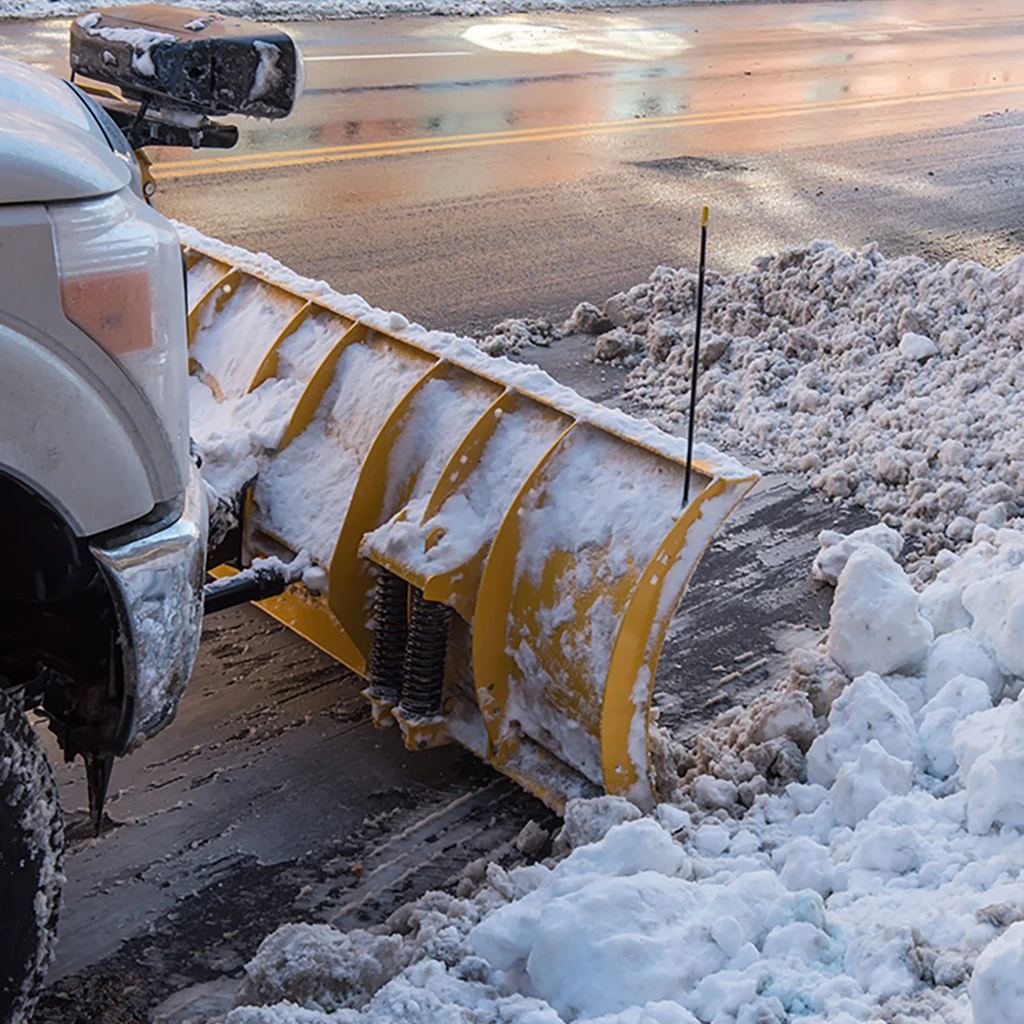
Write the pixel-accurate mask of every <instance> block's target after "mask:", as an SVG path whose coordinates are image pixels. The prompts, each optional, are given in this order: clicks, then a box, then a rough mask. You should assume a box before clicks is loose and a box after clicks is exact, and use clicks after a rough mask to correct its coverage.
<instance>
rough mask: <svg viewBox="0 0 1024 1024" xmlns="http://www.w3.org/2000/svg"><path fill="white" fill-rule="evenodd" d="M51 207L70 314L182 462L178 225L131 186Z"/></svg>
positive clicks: (184, 369)
mask: <svg viewBox="0 0 1024 1024" xmlns="http://www.w3.org/2000/svg"><path fill="white" fill-rule="evenodd" d="M47 209H48V212H49V214H50V218H51V221H52V223H53V228H54V234H55V236H56V243H57V266H58V270H59V274H60V290H61V300H62V302H63V306H64V314H65V316H66V317H67V318H68V319H69V320H70V321H71V322H72V323H74V324H75V325H77V326H78V327H79V328H81V329H82V330H83V331H84V332H85V333H86V334H88V335H89V337H91V338H92V339H93V340H94V341H95V342H96V343H97V344H98V345H100V346H102V347H103V348H104V349H106V351H107V352H108V353H109V354H110V355H111V356H113V357H114V359H116V360H117V362H118V363H120V364H121V366H122V367H123V368H124V370H125V372H126V373H127V374H128V375H129V376H130V377H131V378H132V380H134V381H135V383H136V384H137V385H138V386H139V387H140V388H141V389H142V391H143V392H144V393H145V395H146V397H147V398H148V399H149V401H150V403H151V404H152V406H153V408H154V410H155V411H156V413H157V415H158V417H159V418H160V420H161V422H162V423H163V425H164V429H165V430H166V432H167V436H168V439H169V441H170V443H171V446H172V448H173V450H174V454H175V457H176V459H177V460H178V461H179V462H180V464H181V465H184V464H185V462H184V460H186V459H187V457H188V392H187V390H186V388H187V380H186V379H187V376H188V340H187V339H188V326H187V313H186V308H185V283H184V276H183V273H182V261H181V246H180V243H179V241H178V237H177V235H176V233H175V231H174V229H173V228H172V227H171V225H170V224H169V223H168V222H167V221H166V220H165V219H164V218H163V217H161V216H160V214H158V213H157V212H156V211H155V210H153V209H151V208H150V207H149V206H147V205H146V204H145V203H144V202H143V201H142V200H141V199H139V198H138V197H137V196H135V195H134V194H133V193H132V192H131V191H130V190H129V189H123V190H122V191H120V192H117V193H115V194H114V195H111V196H105V197H103V198H101V199H92V200H88V201H85V202H75V203H54V204H50V205H49V206H48V207H47Z"/></svg>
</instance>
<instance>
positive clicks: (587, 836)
mask: <svg viewBox="0 0 1024 1024" xmlns="http://www.w3.org/2000/svg"><path fill="white" fill-rule="evenodd" d="M639 817H641V814H640V810H639V809H638V808H637V807H636V805H635V804H631V803H630V802H629V801H628V800H626V799H624V798H623V797H621V796H598V797H594V798H592V799H589V800H587V799H583V798H580V797H574V798H573V799H572V800H570V801H569V802H568V803H567V804H566V805H565V817H564V819H563V823H562V829H561V831H560V832H559V833H558V835H557V836H556V837H555V843H554V853H555V856H560V855H562V854H565V853H567V852H568V851H569V850H575V849H576V847H578V846H585V845H586V844H587V843H596V842H597V841H598V840H599V839H601V838H603V836H604V835H605V833H607V832H608V830H609V829H610V828H612V827H613V826H615V825H620V824H621V823H622V822H624V821H636V820H637V819H638V818H639Z"/></svg>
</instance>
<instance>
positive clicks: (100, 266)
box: [0, 5, 303, 1024]
mask: <svg viewBox="0 0 1024 1024" xmlns="http://www.w3.org/2000/svg"><path fill="white" fill-rule="evenodd" d="M70 56H71V70H72V75H73V76H74V75H78V76H80V77H84V78H86V79H90V80H91V81H92V82H93V83H94V84H93V85H92V86H90V87H89V91H88V92H86V91H83V90H82V89H80V88H78V87H77V86H76V85H74V84H72V83H69V82H66V81H63V80H61V79H58V78H55V77H53V76H51V75H49V74H46V73H44V72H42V71H39V70H37V69H35V68H32V67H29V66H27V65H25V64H21V63H17V62H14V61H10V60H6V59H3V58H0V527H2V536H3V538H4V541H5V548H6V555H5V557H4V560H3V566H2V568H0V1024H19V1022H21V1021H23V1020H25V1019H26V1018H27V1016H28V1015H29V1014H30V1013H31V1010H32V1006H33V1005H34V1002H35V997H36V993H37V991H38V988H39V985H40V983H41V981H42V979H43V977H44V976H45V973H46V970H47V968H48V966H49V964H50V961H51V958H52V952H53V945H54V936H55V926H56V919H57V913H58V909H59V903H60V888H61V883H62V881H63V875H62V871H61V865H62V854H63V843H64V841H63V825H62V820H61V812H60V808H59V806H58V802H57V794H56V788H55V786H54V782H53V776H52V772H51V770H50V766H49V764H48V762H47V758H46V755H45V752H44V750H43V747H42V744H41V743H40V740H39V735H38V733H37V731H36V727H34V726H33V725H32V724H31V723H30V721H29V719H28V717H27V716H26V712H27V711H32V712H35V713H36V714H37V716H38V718H39V720H40V722H38V723H37V724H41V722H42V721H45V723H46V724H48V726H49V728H50V729H51V730H52V732H53V733H54V734H55V736H56V739H57V743H58V744H59V746H60V748H61V751H62V753H63V755H64V758H65V759H66V760H68V761H70V760H73V759H74V758H76V757H78V756H79V755H81V757H82V759H83V760H84V762H85V768H86V779H87V782H88V789H89V805H90V816H91V819H92V824H93V827H94V828H95V829H96V830H97V831H98V830H99V829H100V826H101V823H102V812H103V801H104V798H105V795H106V790H107V785H108V782H109V779H110V772H111V766H112V765H113V762H114V759H115V758H116V757H118V756H119V755H121V754H123V753H125V752H126V751H128V750H130V749H132V748H133V747H134V746H136V745H137V744H139V743H140V742H142V740H144V739H145V738H146V737H148V736H151V735H152V734H153V733H155V732H157V731H158V730H159V729H161V728H162V727H163V726H165V725H166V724H167V723H168V722H169V721H170V720H171V719H172V718H173V716H174V713H175V711H176V709H177V706H178V703H179V701H180V699H181V696H182V694H183V691H184V689H185V685H186V683H187V682H188V678H189V674H190V672H191V670H192V663H193V661H194V659H195V655H196V650H197V648H198V645H199V635H200V628H201V623H202V617H203V611H204V598H205V606H206V610H207V611H212V610H216V609H218V608H222V607H229V606H230V605H231V604H235V603H239V602H241V601H243V600H248V599H250V598H253V597H258V596H267V595H268V594H270V593H279V592H280V591H281V590H282V589H283V587H284V585H285V580H284V577H283V576H281V575H280V574H279V573H276V572H275V571H272V570H258V571H256V572H255V573H249V574H248V577H249V578H248V579H246V578H245V577H246V576H247V574H246V573H240V574H239V575H238V576H237V577H235V579H234V580H232V581H230V582H229V583H227V584H226V585H221V584H212V585H210V586H209V587H207V588H206V592H205V595H204V579H205V568H206V560H207V533H208V530H209V522H208V508H207V506H208V504H211V505H213V507H214V508H215V509H223V508H229V507H230V505H231V503H230V501H228V502H224V501H223V500H220V499H218V498H217V497H216V496H213V497H214V499H215V500H213V501H210V502H208V493H209V491H208V488H206V487H205V486H204V484H203V482H202V480H201V478H200V475H199V472H198V469H197V466H196V464H195V462H194V461H193V459H192V458H191V456H190V445H189V432H188V394H187V374H188V338H187V331H188V328H187V312H186V282H185V268H184V262H183V256H182V250H181V246H180V244H179V240H178V237H177V235H176V234H175V231H174V228H173V226H172V225H171V224H170V223H169V222H168V221H166V220H165V219H164V218H163V217H161V216H160V214H158V213H157V212H156V211H155V210H154V209H152V208H151V207H150V206H149V205H148V204H147V201H146V199H145V198H144V191H145V189H144V183H143V173H142V170H141V168H140V165H139V163H138V162H137V159H136V155H135V153H134V152H133V150H134V149H136V148H137V147H139V146H143V145H148V144H152V143H159V144H163V145H184V146H193V147H198V146H214V147H227V146H230V145H232V144H233V143H234V141H235V140H236V139H237V136H238V129H237V127H236V126H235V125H233V124H225V123H217V122H214V121H211V120H210V118H209V116H208V115H209V114H217V115H220V114H232V113H238V114H243V115H251V116H260V117H284V116H286V115H287V114H288V113H289V112H290V111H291V109H292V107H293V106H294V103H295V101H296V100H297V98H298V96H299V94H300V93H301V90H302V79H303V75H302V59H301V55H300V54H299V52H298V50H297V48H296V47H295V45H294V43H293V42H292V40H291V39H290V38H289V37H288V36H287V35H286V34H284V33H282V32H280V31H279V30H276V29H259V28H258V27H257V26H254V25H251V24H249V23H246V22H242V21H238V20H236V19H230V18H225V17H223V16H221V15H213V14H207V13H204V12H201V11H196V10H189V9H186V8H182V7H174V8H165V7H160V6H157V5H142V6H138V7H120V8H116V9H110V10H99V11H92V12H89V13H87V14H85V15H83V16H82V17H80V18H78V19H77V20H76V21H75V22H73V23H72V26H71V53H70ZM96 83H98V85H97V84H96ZM110 87H114V88H116V89H118V90H119V93H114V92H112V91H111V88H110ZM94 97H99V98H100V100H101V102H102V104H103V105H102V106H101V105H100V103H97V101H96V99H95V98H94ZM119 126H120V127H119ZM122 129H123V131H122ZM126 136H127V138H126ZM129 140H130V142H129ZM215 519H216V517H215ZM214 532H215V533H219V532H222V531H221V530H220V528H219V526H217V525H216V523H215V531H214ZM224 551H225V549H224V547H223V546H221V549H220V553H221V554H222V555H223V553H224Z"/></svg>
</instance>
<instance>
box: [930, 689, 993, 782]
mask: <svg viewBox="0 0 1024 1024" xmlns="http://www.w3.org/2000/svg"><path fill="white" fill-rule="evenodd" d="M991 706H992V699H991V696H990V691H989V688H988V685H987V684H986V683H985V682H983V681H982V680H981V679H975V678H973V677H971V676H966V675H959V676H954V677H953V678H952V679H950V680H949V682H948V683H946V685H945V686H943V687H942V689H941V690H939V692H938V693H936V694H935V696H934V697H932V699H931V700H930V701H928V703H927V704H925V706H924V707H923V708H922V709H921V725H920V727H919V729H918V735H919V736H920V738H921V749H922V751H923V753H924V759H925V765H926V767H927V768H928V771H929V772H931V774H932V775H935V776H937V777H938V778H940V779H944V778H947V777H948V776H950V775H952V774H953V772H955V771H956V767H957V763H956V757H955V756H954V754H953V730H954V729H955V728H956V726H957V725H958V724H959V723H960V722H962V721H963V720H964V719H966V718H967V717H968V716H969V715H973V714H975V713H976V712H978V711H986V710H988V709H989V708H990V707H991Z"/></svg>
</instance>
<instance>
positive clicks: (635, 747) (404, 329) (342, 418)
mask: <svg viewBox="0 0 1024 1024" xmlns="http://www.w3.org/2000/svg"><path fill="white" fill-rule="evenodd" d="M183 234H184V236H185V237H186V240H187V243H188V246H187V248H186V260H187V264H188V274H189V295H190V296H191V306H190V311H189V331H190V369H191V373H192V394H191V397H192V408H193V416H194V420H193V432H194V434H195V435H196V439H197V441H198V443H199V446H200V448H201V449H202V450H203V453H204V458H205V465H204V472H205V473H206V474H207V478H208V480H209V481H210V482H211V483H212V484H213V485H214V486H215V487H216V488H218V489H219V490H221V491H231V490H234V489H236V488H238V487H239V486H241V485H242V484H244V483H246V482H247V481H251V480H255V482H254V484H253V485H252V486H251V487H250V488H249V489H248V490H247V492H246V498H245V501H244V515H243V519H244V524H243V538H244V540H243V551H242V557H243V562H245V563H249V562H251V561H252V560H254V559H257V558H261V557H264V558H265V557H277V558H280V559H282V560H284V561H289V562H292V564H293V566H294V568H295V572H294V575H295V576H296V577H298V576H300V575H301V577H302V579H301V581H298V582H296V583H295V584H293V585H292V586H291V587H290V588H289V590H288V591H287V592H286V593H285V594H283V595H281V596H280V597H276V598H271V599H269V600H266V601H263V602H261V607H262V608H264V609H265V610H266V611H268V612H269V613H270V614H271V615H274V616H275V617H277V618H278V619H280V620H281V621H282V622H284V623H286V624H287V625H289V626H290V627H292V628H293V629H295V630H297V631H298V632H299V633H301V634H303V635H304V636H306V637H307V638H308V639H310V640H312V641H313V642H314V643H316V644H317V645H318V646H320V647H321V648H322V649H323V650H325V651H327V652H328V653H329V654H331V655H332V656H334V657H336V658H338V659H339V660H341V661H342V662H344V663H345V664H346V665H348V666H349V667H350V668H352V669H353V670H354V671H356V672H358V673H360V674H361V675H363V676H365V677H366V678H367V680H368V684H369V685H368V686H367V689H366V691H365V694H366V696H367V697H368V698H369V699H370V701H371V703H372V706H373V710H374V717H375V720H376V721H377V722H378V724H381V725H385V724H391V725H393V724H395V723H396V722H397V723H398V725H399V726H400V727H401V729H402V732H403V735H404V738H405V741H406V745H407V746H408V747H409V748H410V749H423V748H425V747H429V746H434V745H438V744H440V743H446V742H450V741H452V740H455V741H458V742H459V743H462V744H463V745H464V746H466V747H468V748H470V749H471V750H473V751H475V752H476V753H477V754H479V755H480V756H481V757H483V758H485V759H486V760H487V761H489V762H490V763H491V764H493V765H494V766H495V767H497V768H498V769H499V770H501V771H503V772H505V773H506V774H508V775H510V776H511V777H513V778H514V779H516V780H517V781H519V782H520V783H521V784H523V785H524V786H525V787H526V788H527V789H529V790H530V791H532V792H534V793H535V794H537V795H538V796H540V797H541V798H542V799H544V800H545V801H547V802H548V803H549V804H551V805H552V806H555V807H557V808H560V807H561V806H562V805H563V804H564V802H565V801H566V800H567V799H568V798H570V797H572V796H580V795H588V794H595V793H598V792H600V791H607V792H610V793H615V794H621V795H623V796H626V797H628V798H629V799H631V800H633V801H634V802H636V803H638V804H640V805H642V806H646V805H651V804H652V803H653V802H654V801H655V799H656V794H655V792H654V786H653V781H652V773H651V769H650V765H649V759H648V750H647V729H648V718H649V711H650V702H651V693H652V687H653V682H654V676H655V670H656V668H657V663H658V658H659V656H660V653H661V647H662V644H663V641H664V639H665V634H666V631H667V628H668V625H669V622H670V620H671V618H672V616H673V614H674V612H675V610H676V608H677V606H678V604H679V601H680V599H681V597H682V594H683V591H684V589H685V587H686V584H687V582H688V580H689V578H690V576H691V575H692V573H693V571H694V569H695V568H696V565H697V562H698V561H699V559H700V557H701V555H702V554H703V552H704V550H705V548H706V547H707V545H708V543H709V542H710V540H711V538H712V536H713V535H714V533H715V532H716V530H717V529H718V528H719V526H721V524H722V522H723V521H724V520H725V519H726V517H727V516H728V515H729V513H730V512H731V511H732V509H733V508H734V507H735V506H736V504H737V503H738V502H739V501H740V500H741V498H742V497H743V496H744V495H745V494H746V493H747V492H748V491H749V490H750V489H751V488H752V487H753V486H754V483H755V482H756V480H757V475H756V474H755V473H753V472H751V471H749V470H747V469H745V468H744V467H743V466H741V465H740V464H739V463H737V462H735V461H734V460H732V459H729V458H727V457H725V456H723V455H721V454H720V453H718V452H716V451H714V450H713V449H711V448H708V447H706V446H701V447H700V448H699V449H695V459H694V463H693V470H694V478H693V484H694V487H693V492H694V493H695V497H694V498H693V500H692V501H691V502H690V503H689V505H688V506H687V507H685V508H683V507H682V493H683V481H684V475H685V464H686V454H687V452H686V445H685V442H682V441H680V440H679V439H677V438H674V437H672V436H670V435H668V434H665V433H664V432H662V431H660V430H658V429H656V428H655V427H653V426H651V425H650V424H647V423H644V422H641V421H638V420H635V419H632V418H630V417H628V416H626V415H624V414H623V413H621V412H617V411H613V410H609V409H606V408H603V407H601V406H598V405H595V404H593V403H591V402H589V401H586V400H585V399H582V398H581V397H580V396H579V395H577V394H576V393H575V392H573V391H571V390H570V389H568V388H565V387H562V386H560V385H558V384H556V383H555V382H554V381H553V380H552V379H551V378H550V377H548V376H547V375H546V374H545V373H543V372H542V371H540V370H538V369H537V368H536V367H530V366H523V365H519V364H515V363H512V362H510V361H508V360H506V359H494V358H492V357H490V356H487V355H485V354H483V353H482V352H480V351H479V350H478V349H477V348H476V347H475V346H474V345H472V344H471V343H469V342H467V341H466V340H465V339H458V338H455V337H454V336H452V335H443V334H439V333H436V332H427V331H424V330H423V329H422V328H418V327H416V326H412V325H409V324H408V323H407V322H406V321H405V320H404V319H403V318H401V317H398V316H396V315H395V314H384V313H381V312H380V311H379V310H372V309H370V308H369V307H368V306H366V304H365V303H363V302H362V300H360V299H358V298H357V297H353V296H347V297H346V296H341V295H339V294H337V293H336V292H333V291H331V290H330V289H328V288H327V287H326V286H325V285H322V284H316V283H315V282H312V281H308V280H305V279H301V278H298V277H297V276H295V275H294V274H291V273H290V272H288V271H286V270H285V269H284V268H283V267H281V266H280V265H279V264H275V263H273V261H270V260H269V259H267V258H266V257H255V256H253V255H252V254H249V253H246V252H244V251H243V250H237V249H232V248H229V247H226V246H223V245H220V244H219V243H213V242H211V241H210V240H208V239H204V238H202V236H199V235H197V234H196V233H195V232H190V231H188V230H187V229H186V230H185V231H184V232H183ZM217 571H218V572H220V573H223V574H226V573H230V572H232V571H233V570H230V569H227V568H226V567H222V568H221V569H219V570H217Z"/></svg>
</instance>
